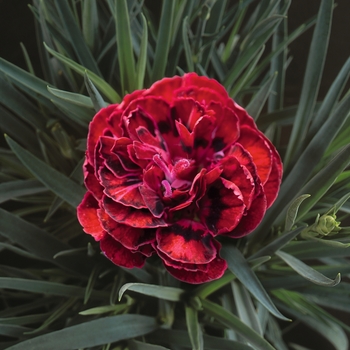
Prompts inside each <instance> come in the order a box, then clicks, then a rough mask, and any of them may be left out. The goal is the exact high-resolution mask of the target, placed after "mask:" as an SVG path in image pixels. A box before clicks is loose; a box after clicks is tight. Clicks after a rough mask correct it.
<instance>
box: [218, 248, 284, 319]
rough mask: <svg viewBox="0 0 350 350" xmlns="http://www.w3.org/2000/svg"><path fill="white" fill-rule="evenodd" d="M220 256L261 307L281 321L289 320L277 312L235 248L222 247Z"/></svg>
mask: <svg viewBox="0 0 350 350" xmlns="http://www.w3.org/2000/svg"><path fill="white" fill-rule="evenodd" d="M221 255H222V257H223V258H224V259H225V260H226V261H227V264H228V267H229V269H230V270H231V271H232V273H233V274H234V275H235V276H236V277H237V279H239V280H240V282H241V283H242V284H243V285H244V286H245V287H246V288H247V289H248V290H249V291H250V293H252V295H253V296H254V297H255V298H256V299H257V300H259V302H260V303H261V304H262V305H264V306H265V307H266V308H267V309H268V310H269V311H270V312H271V313H272V314H273V315H275V316H276V317H278V318H280V319H281V320H285V321H288V320H289V319H288V318H286V317H285V316H283V315H282V314H281V313H280V312H279V311H278V310H277V308H276V306H275V305H274V304H273V302H272V300H271V298H270V297H269V295H268V294H267V292H266V290H265V289H264V287H263V286H262V284H261V282H260V280H259V279H258V278H257V276H256V275H255V273H254V272H253V270H252V269H251V267H250V266H249V264H248V262H247V261H246V259H245V258H244V257H243V255H242V253H241V252H240V251H239V250H238V249H237V248H236V247H235V246H232V245H225V246H223V247H222V249H221Z"/></svg>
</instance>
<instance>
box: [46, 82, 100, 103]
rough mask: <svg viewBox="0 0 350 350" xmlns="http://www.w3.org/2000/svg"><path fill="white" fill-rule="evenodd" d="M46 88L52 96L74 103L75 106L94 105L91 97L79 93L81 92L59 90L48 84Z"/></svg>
mask: <svg viewBox="0 0 350 350" xmlns="http://www.w3.org/2000/svg"><path fill="white" fill-rule="evenodd" d="M47 90H48V91H49V92H50V93H51V94H52V95H54V96H56V97H58V98H60V99H62V100H65V101H68V102H70V103H72V104H75V105H77V106H81V107H86V108H90V109H92V108H93V107H94V105H93V104H92V102H91V99H90V98H89V97H87V96H84V95H81V94H77V93H74V92H69V91H63V90H59V89H56V88H53V87H50V86H48V87H47Z"/></svg>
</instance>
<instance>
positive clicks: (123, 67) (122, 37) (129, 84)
mask: <svg viewBox="0 0 350 350" xmlns="http://www.w3.org/2000/svg"><path fill="white" fill-rule="evenodd" d="M114 14H115V23H116V32H117V47H118V59H119V60H118V61H119V72H120V79H121V84H122V90H123V94H125V92H126V91H127V92H129V93H130V92H132V91H134V90H135V89H136V88H137V86H136V85H137V80H136V69H135V59H134V52H133V46H132V40H131V27H130V19H129V12H128V5H127V2H126V0H119V1H115V13H114Z"/></svg>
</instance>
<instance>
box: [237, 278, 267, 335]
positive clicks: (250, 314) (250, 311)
mask: <svg viewBox="0 0 350 350" xmlns="http://www.w3.org/2000/svg"><path fill="white" fill-rule="evenodd" d="M231 285H232V290H233V296H234V301H235V305H236V309H237V313H238V316H239V318H240V319H241V320H242V321H243V322H244V323H245V324H246V325H247V326H249V327H250V328H251V329H253V330H254V331H255V332H257V333H258V334H260V335H261V336H263V330H262V327H261V325H260V322H259V318H258V314H257V312H256V309H255V306H254V304H253V301H252V299H251V297H250V295H249V293H248V291H247V290H246V288H245V287H244V286H242V285H240V284H238V283H236V282H234V281H232V282H231Z"/></svg>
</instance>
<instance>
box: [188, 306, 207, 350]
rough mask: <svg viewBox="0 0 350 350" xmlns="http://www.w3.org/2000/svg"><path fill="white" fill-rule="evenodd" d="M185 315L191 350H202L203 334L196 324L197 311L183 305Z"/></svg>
mask: <svg viewBox="0 0 350 350" xmlns="http://www.w3.org/2000/svg"><path fill="white" fill-rule="evenodd" d="M185 313H186V324H187V330H188V334H189V336H190V339H191V344H192V349H193V350H202V349H203V334H202V330H201V327H200V325H199V323H198V311H197V310H195V309H194V308H193V307H191V306H188V305H185Z"/></svg>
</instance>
